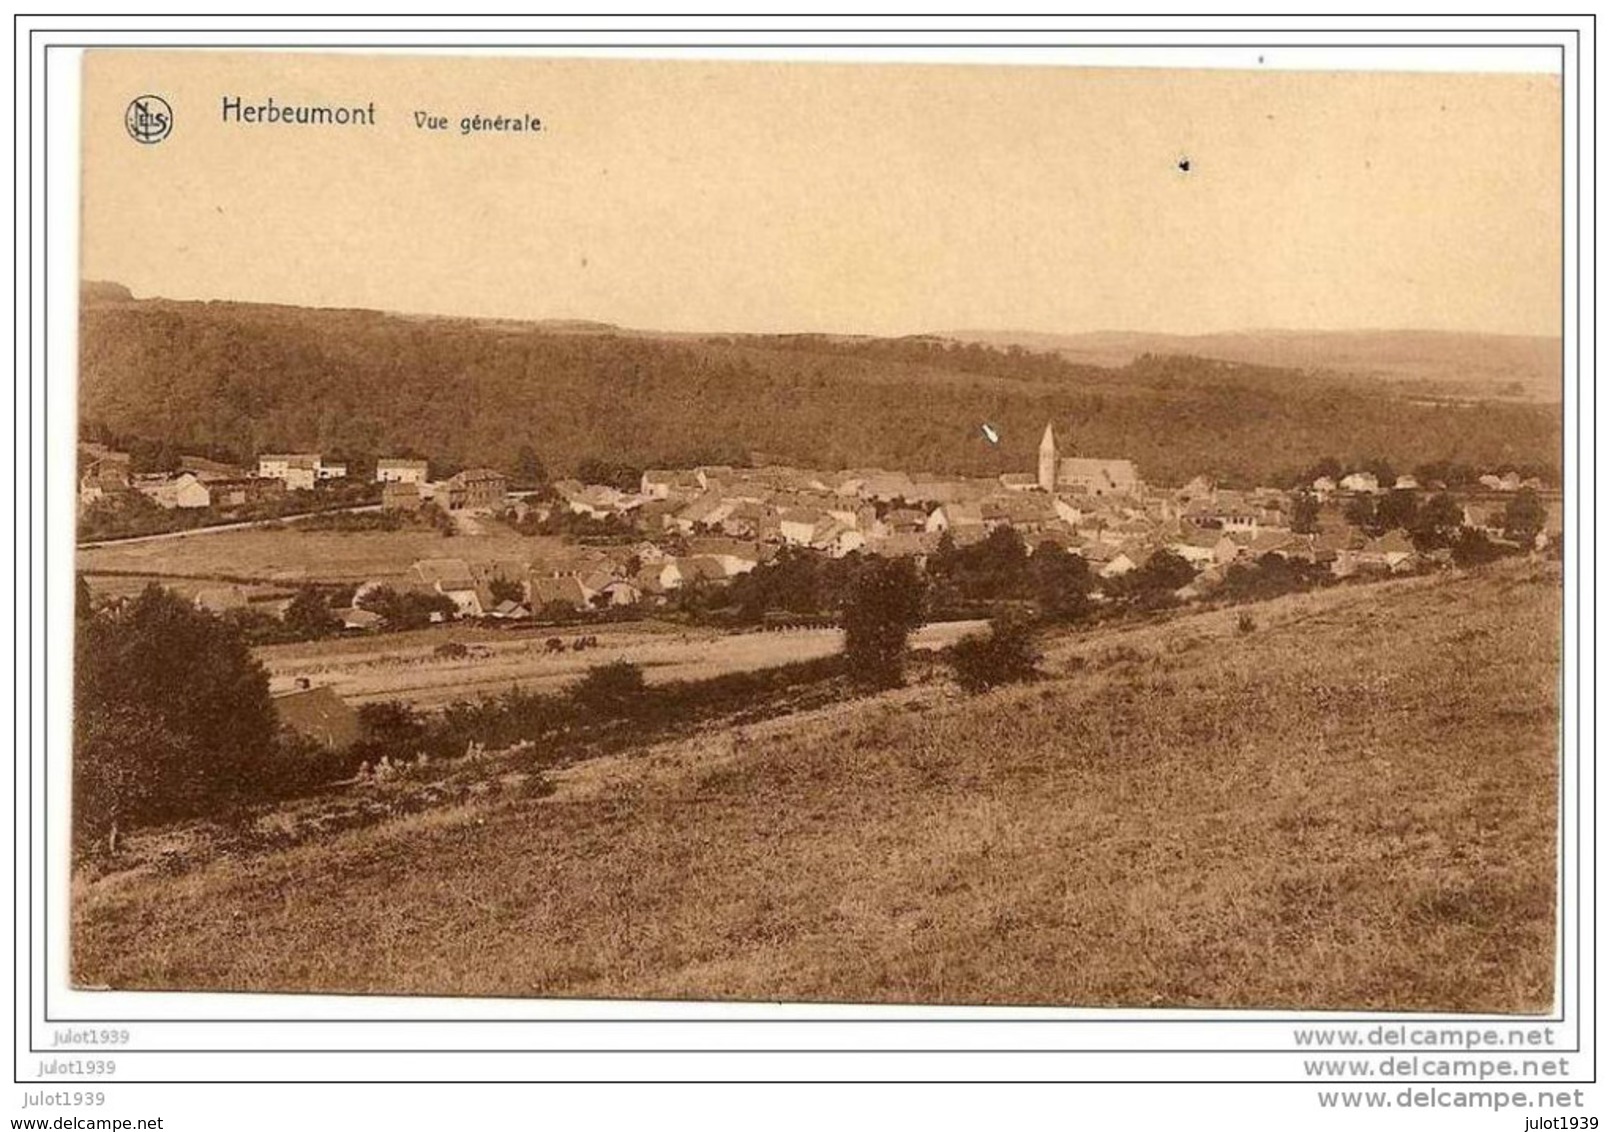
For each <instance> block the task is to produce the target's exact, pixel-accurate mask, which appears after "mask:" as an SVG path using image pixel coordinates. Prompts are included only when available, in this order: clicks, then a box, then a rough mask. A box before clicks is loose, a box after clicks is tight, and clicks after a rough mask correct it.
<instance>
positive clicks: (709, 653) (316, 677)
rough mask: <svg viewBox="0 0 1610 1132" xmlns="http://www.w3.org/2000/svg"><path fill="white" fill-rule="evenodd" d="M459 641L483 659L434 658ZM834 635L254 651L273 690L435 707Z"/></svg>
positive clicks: (714, 670) (432, 636)
mask: <svg viewBox="0 0 1610 1132" xmlns="http://www.w3.org/2000/svg"><path fill="white" fill-rule="evenodd" d="M984 624H985V623H984V622H981V621H952V622H945V623H942V624H935V625H925V626H923V627H922V628H921V629H919V630H917V631H916V632H915V633H913V634H912V638H911V644H912V647H914V648H920V649H939V648H944V647H945V646H946V645H949V644H953V643H955V642H956V641H958V640H960V639H961V638H962V637H964V636H966V635H967V634H968V633H971V632H977V631H978V630H980V629H982V628H983V626H984ZM581 633H586V634H587V635H589V636H593V637H596V638H597V641H598V644H597V646H596V647H594V648H589V649H586V650H585V651H582V652H575V651H564V652H558V653H550V652H549V651H548V650H547V648H546V642H547V641H548V639H549V638H557V639H558V640H560V641H563V642H570V641H573V640H575V639H576V637H577V636H578V635H579V634H581ZM448 641H458V642H460V643H463V644H466V645H469V644H474V645H478V646H480V649H479V650H478V651H481V652H482V653H483V655H479V656H468V657H442V656H438V655H437V654H436V651H435V650H436V649H437V647H438V646H440V645H442V644H444V643H446V642H448ZM843 642H844V634H843V633H842V631H840V630H838V629H795V630H789V631H787V632H775V633H767V632H759V631H756V632H738V633H729V632H721V631H719V630H715V629H709V628H701V627H698V626H682V625H671V624H666V623H663V622H655V621H635V622H628V623H623V624H616V625H588V626H582V627H580V628H577V627H570V628H554V627H549V628H536V629H533V630H531V631H523V632H510V631H507V630H497V629H487V628H479V629H478V628H474V627H461V626H457V625H455V626H453V627H451V628H437V629H424V630H420V631H417V632H411V633H388V634H385V635H382V636H370V637H363V638H358V639H353V638H346V639H340V640H332V641H307V642H301V643H298V644H286V645H268V646H264V647H262V648H259V649H257V650H256V654H257V658H258V659H259V660H260V661H262V662H263V666H264V667H265V668H266V669H267V670H268V674H269V687H270V689H271V690H272V691H276V692H279V691H285V690H287V689H290V688H292V687H294V686H295V684H296V681H297V680H299V679H305V680H308V681H309V682H311V683H312V684H314V685H315V686H318V685H329V686H330V687H332V688H334V689H335V690H336V692H337V693H339V694H340V696H341V697H342V698H343V699H345V700H347V701H348V702H349V703H367V702H371V701H375V700H401V701H403V702H404V703H407V704H410V705H411V706H413V707H415V708H421V709H430V708H439V707H443V706H445V705H447V704H450V703H452V702H454V701H455V700H475V699H478V698H480V697H483V696H492V695H497V694H498V693H501V692H506V691H508V690H509V689H511V688H515V687H519V688H521V689H524V690H525V691H527V692H551V691H555V690H557V689H559V688H562V687H564V686H566V685H569V684H573V683H574V682H575V681H577V680H579V679H581V677H582V676H583V675H585V674H586V672H587V670H588V669H590V668H593V667H594V666H596V665H600V664H606V663H608V662H610V661H615V660H624V661H629V662H631V663H633V664H636V665H639V666H640V667H641V668H642V669H643V676H644V679H645V680H647V681H648V682H649V683H651V684H660V683H665V682H667V681H671V680H708V679H710V678H711V677H713V676H724V675H727V674H729V673H733V672H753V671H755V670H757V669H761V668H775V667H777V666H779V665H784V664H794V663H798V662H800V661H806V660H817V659H820V658H822V657H826V656H832V655H833V654H834V653H837V652H839V651H840V650H841V649H842V648H843Z"/></svg>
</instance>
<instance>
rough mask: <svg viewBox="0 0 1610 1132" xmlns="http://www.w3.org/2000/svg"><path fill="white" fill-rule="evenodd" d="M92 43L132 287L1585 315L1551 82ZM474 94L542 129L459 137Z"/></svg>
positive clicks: (1141, 327)
mask: <svg viewBox="0 0 1610 1132" xmlns="http://www.w3.org/2000/svg"><path fill="white" fill-rule="evenodd" d="M84 70H85V92H84V114H85V118H84V171H83V186H84V189H83V191H84V210H83V245H82V256H83V271H84V276H85V278H89V279H109V280H115V281H117V282H120V283H124V284H126V285H127V286H129V287H130V288H132V289H133V291H134V293H135V294H136V295H138V296H142V297H148V296H154V295H161V296H165V297H168V298H175V299H239V300H248V301H259V302H275V303H291V304H299V305H307V306H339V307H365V308H374V309H381V310H395V311H408V312H419V313H435V314H445V315H474V316H485V317H508V318H586V319H598V320H601V321H607V322H614V323H618V324H621V325H624V326H631V327H640V328H653V329H663V330H694V331H837V332H845V333H870V334H908V333H921V332H927V331H938V332H943V331H947V330H956V329H960V328H968V329H1023V330H1037V331H1046V332H1055V333H1075V332H1079V331H1086V330H1137V331H1160V332H1173V333H1184V334H1194V333H1208V332H1214V331H1232V330H1245V329H1254V328H1289V329H1304V330H1307V329H1363V328H1418V329H1435V330H1469V331H1490V332H1503V333H1522V334H1557V333H1559V331H1560V319H1561V314H1560V304H1561V292H1560V264H1561V254H1562V249H1561V237H1560V208H1561V205H1560V183H1561V182H1560V177H1561V171H1560V90H1559V81H1558V79H1557V78H1556V77H1554V76H1547V75H1536V76H1528V75H1446V74H1381V73H1375V74H1358V73H1334V72H1332V73H1315V72H1309V73H1302V72H1285V73H1279V72H1262V71H1260V72H1243V71H1234V72H1231V71H1166V70H1104V69H1088V68H1064V67H1056V68H1052V67H1005V66H977V67H969V66H956V65H947V66H922V65H910V64H899V65H893V64H847V65H846V64H834V65H827V64H814V63H787V64H773V63H754V62H748V63H741V62H713V63H703V62H691V61H657V62H642V61H624V60H543V59H529V58H513V59H493V58H446V57H439V56H428V57H426V56H406V57H404V56H396V57H381V56H349V55H322V56H316V55H273V54H216V53H181V52H167V53H151V52H146V53H141V52H110V53H105V52H94V53H90V54H89V55H87V56H86V58H85V63H84ZM143 94H159V95H161V96H163V97H164V98H165V99H166V100H167V101H168V102H169V103H170V104H171V105H172V107H173V111H174V126H173V132H172V133H171V135H169V136H168V137H167V138H166V139H165V140H164V141H162V142H160V143H159V144H155V145H141V144H139V143H137V142H135V141H134V140H133V139H132V138H131V137H130V136H129V134H128V132H127V131H126V129H125V126H124V112H125V109H126V108H127V106H128V105H129V102H130V100H131V99H133V98H134V97H136V96H138V95H143ZM225 96H240V97H241V98H242V99H243V100H244V102H245V103H246V104H255V103H262V102H265V101H266V100H267V99H268V97H270V96H272V97H273V98H274V99H275V101H276V102H278V103H280V104H285V103H298V104H307V103H317V104H339V105H360V106H361V105H367V104H368V103H369V102H370V100H373V101H374V102H375V105H376V119H377V125H376V126H375V127H374V128H361V127H350V126H349V127H336V126H327V127H317V126H282V125H254V126H251V125H236V124H226V123H224V122H223V121H222V120H221V118H222V115H221V104H222V99H223V98H224V97H225ZM416 110H418V111H426V112H431V113H440V114H441V115H443V116H445V117H446V118H448V119H449V120H450V122H451V129H450V130H448V131H446V132H436V133H433V132H427V131H422V130H419V129H416V127H415V125H414V121H413V118H414V112H415V111H416ZM477 112H479V113H481V114H483V115H495V114H500V113H501V114H505V115H514V114H525V113H530V114H535V115H538V116H540V117H541V118H542V120H543V123H544V130H543V131H542V132H541V133H536V134H524V133H520V134H512V133H511V134H481V135H474V136H468V137H466V136H462V135H461V134H460V133H459V130H458V127H459V121H460V119H462V118H463V117H464V116H466V115H469V114H474V113H477ZM1182 159H1188V160H1189V161H1190V171H1189V172H1182V171H1181V170H1180V169H1179V168H1178V162H1179V161H1181V160H1182Z"/></svg>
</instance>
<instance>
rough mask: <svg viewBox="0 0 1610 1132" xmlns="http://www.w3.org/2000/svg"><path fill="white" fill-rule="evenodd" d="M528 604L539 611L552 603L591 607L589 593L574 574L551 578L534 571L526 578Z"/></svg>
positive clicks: (580, 608) (583, 608) (584, 607)
mask: <svg viewBox="0 0 1610 1132" xmlns="http://www.w3.org/2000/svg"><path fill="white" fill-rule="evenodd" d="M525 589H526V604H527V605H528V606H530V607H531V608H532V609H534V610H538V611H539V612H540V611H542V610H545V609H546V608H547V607H549V606H551V605H555V604H557V605H567V606H569V607H570V608H571V609H574V610H578V611H580V610H586V609H591V608H592V605H591V603H590V601H589V595H588V593H587V592H586V591H585V590H584V589H582V585H581V579H580V578H577V577H576V576H575V575H574V574H567V575H565V576H563V577H559V578H550V577H547V576H545V575H542V574H536V573H533V574H531V575H529V576H528V577H527V578H526V587H525Z"/></svg>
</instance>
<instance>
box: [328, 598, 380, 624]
mask: <svg viewBox="0 0 1610 1132" xmlns="http://www.w3.org/2000/svg"><path fill="white" fill-rule="evenodd" d="M353 600H354V601H356V600H357V598H356V597H354V598H353ZM335 615H336V616H337V617H339V618H340V619H341V628H343V629H358V630H363V631H367V630H371V629H378V628H380V622H381V620H382V618H381V616H380V614H378V613H375V612H373V611H371V610H368V609H359V608H357V607H356V606H354V607H353V608H351V609H338V610H336V611H335Z"/></svg>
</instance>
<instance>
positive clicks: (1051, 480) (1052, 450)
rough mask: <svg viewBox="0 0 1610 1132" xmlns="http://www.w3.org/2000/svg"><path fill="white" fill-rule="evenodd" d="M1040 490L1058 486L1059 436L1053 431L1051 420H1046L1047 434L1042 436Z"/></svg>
mask: <svg viewBox="0 0 1610 1132" xmlns="http://www.w3.org/2000/svg"><path fill="white" fill-rule="evenodd" d="M1039 478H1040V490H1041V491H1055V490H1056V486H1057V438H1056V434H1055V433H1053V432H1052V431H1051V422H1050V421H1046V422H1045V435H1044V436H1042V437H1041V438H1040V476H1039Z"/></svg>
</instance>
